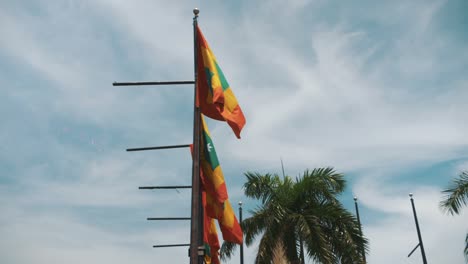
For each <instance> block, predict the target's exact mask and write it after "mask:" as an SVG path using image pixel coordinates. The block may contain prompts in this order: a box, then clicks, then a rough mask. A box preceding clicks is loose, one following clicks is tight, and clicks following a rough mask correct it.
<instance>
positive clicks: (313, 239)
mask: <svg viewBox="0 0 468 264" xmlns="http://www.w3.org/2000/svg"><path fill="white" fill-rule="evenodd" d="M245 176H246V177H247V182H246V183H245V184H244V192H245V195H246V196H247V197H249V198H253V199H257V200H259V201H260V205H259V207H258V208H257V209H255V210H253V211H251V214H252V216H251V217H250V218H247V219H245V220H244V221H243V222H242V228H243V231H244V235H245V243H246V244H247V245H251V244H252V243H253V241H254V240H255V238H256V237H258V236H260V237H261V238H260V243H259V246H258V252H257V256H256V259H255V263H258V264H263V263H277V262H276V261H275V262H273V259H274V258H276V259H281V258H283V259H284V260H286V261H287V262H286V263H292V264H296V263H297V264H303V263H305V259H306V256H305V255H306V254H307V256H308V257H309V258H311V259H312V260H314V261H315V262H319V263H362V256H361V254H360V252H362V249H363V247H364V248H365V249H367V244H368V242H367V239H365V238H364V237H363V236H362V235H361V233H360V231H359V226H358V222H357V220H356V218H355V217H354V216H353V215H352V214H351V213H350V212H348V211H347V210H346V209H345V208H344V207H343V205H342V204H341V203H340V202H339V201H338V199H337V196H338V195H339V194H341V193H342V192H343V191H344V189H345V180H344V177H343V175H342V174H340V173H336V172H335V171H334V170H333V168H319V169H314V170H312V171H309V170H306V171H305V172H304V174H303V175H302V177H297V178H296V179H294V180H293V179H292V178H291V177H283V178H280V177H279V176H278V175H272V174H265V175H262V174H259V173H252V172H248V173H245ZM234 247H235V245H234V244H230V243H224V244H223V247H222V249H221V254H222V257H223V258H224V259H226V258H229V257H230V256H231V255H232V252H233V250H234Z"/></svg>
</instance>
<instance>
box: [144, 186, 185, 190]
mask: <svg viewBox="0 0 468 264" xmlns="http://www.w3.org/2000/svg"><path fill="white" fill-rule="evenodd" d="M191 188H192V186H190V185H175V186H140V187H138V189H140V190H154V189H191Z"/></svg>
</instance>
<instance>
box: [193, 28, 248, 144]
mask: <svg viewBox="0 0 468 264" xmlns="http://www.w3.org/2000/svg"><path fill="white" fill-rule="evenodd" d="M197 56H198V57H197V58H198V63H197V64H198V65H197V71H198V77H197V91H198V93H197V102H198V104H199V106H200V109H201V112H202V113H203V114H204V115H206V116H208V117H210V118H213V119H216V120H221V121H226V122H227V123H228V125H229V126H230V127H231V128H232V130H233V131H234V134H236V136H237V138H240V132H241V130H242V128H243V127H244V125H245V117H244V114H243V113H242V110H241V108H240V106H239V104H238V103H237V99H236V97H235V96H234V93H233V92H232V90H231V87H230V86H229V84H228V82H227V81H226V78H225V77H224V74H223V71H221V68H220V67H219V65H218V62H217V61H216V58H215V56H214V54H213V52H212V51H211V49H210V47H209V46H208V42H207V41H206V40H205V37H203V34H202V32H201V30H200V28H199V27H197Z"/></svg>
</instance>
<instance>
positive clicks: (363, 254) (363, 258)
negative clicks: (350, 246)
mask: <svg viewBox="0 0 468 264" xmlns="http://www.w3.org/2000/svg"><path fill="white" fill-rule="evenodd" d="M354 207H356V218H357V221H358V224H359V234H361V237H362V238H364V237H363V235H362V229H361V217H359V207H358V204H357V197H354ZM361 246H362V252H361V255H362V260H363V261H364V264H365V263H366V250H365V248H364V244H363V245H361Z"/></svg>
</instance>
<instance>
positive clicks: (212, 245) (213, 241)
mask: <svg viewBox="0 0 468 264" xmlns="http://www.w3.org/2000/svg"><path fill="white" fill-rule="evenodd" d="M202 199H203V207H204V210H203V211H204V213H203V223H204V225H203V241H204V242H205V263H206V264H219V263H220V262H219V249H220V245H219V239H218V232H217V231H216V225H215V221H214V219H213V218H211V217H210V216H208V214H207V210H206V192H205V191H203V192H202Z"/></svg>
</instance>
